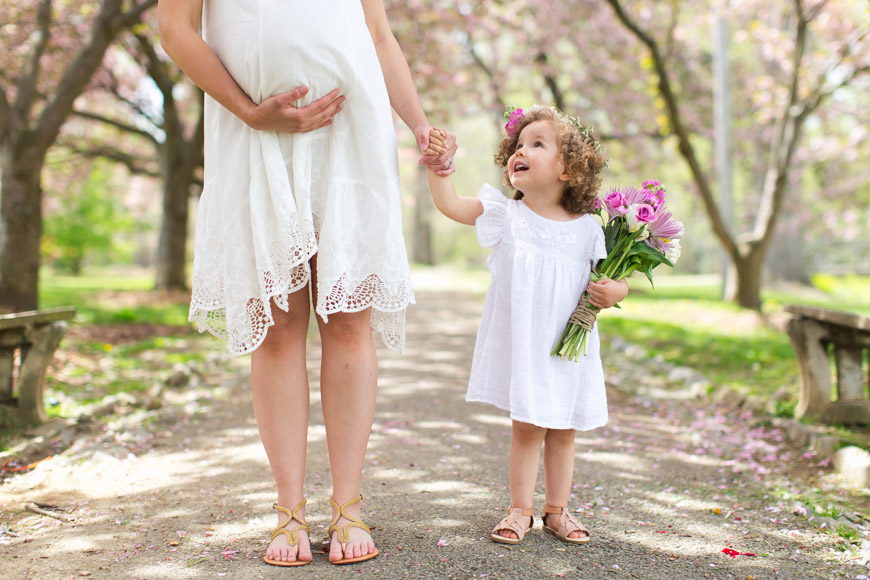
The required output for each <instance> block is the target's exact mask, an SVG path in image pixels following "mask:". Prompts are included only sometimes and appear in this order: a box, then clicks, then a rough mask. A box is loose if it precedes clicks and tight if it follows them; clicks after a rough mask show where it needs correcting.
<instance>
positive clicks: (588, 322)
mask: <svg viewBox="0 0 870 580" xmlns="http://www.w3.org/2000/svg"><path fill="white" fill-rule="evenodd" d="M600 311H601V309H599V308H596V307H595V306H592V305H591V304H589V294H587V293H586V292H584V293H583V295H582V296H581V297H580V301H579V302H578V303H577V308H575V309H574V313H573V314H571V318H569V319H568V324H567V325H566V326H565V332H564V333H563V334H562V338H561V339H560V340H559V342H558V343H556V348H554V349H553V352H552V353H550V354H551V355H552V356H558V357H561V358H567V359H569V360H572V361H575V362H576V361H578V360H579V359H580V354H581V353H582V354H583V355H584V356H585V355H586V354H587V353H588V351H589V334H590V333H591V332H592V327H593V326H595V320H596V319H597V318H598V313H599V312H600Z"/></svg>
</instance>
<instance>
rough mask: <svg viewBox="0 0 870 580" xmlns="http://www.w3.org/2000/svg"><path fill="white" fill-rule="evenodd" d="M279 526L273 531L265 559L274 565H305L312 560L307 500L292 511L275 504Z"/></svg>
mask: <svg viewBox="0 0 870 580" xmlns="http://www.w3.org/2000/svg"><path fill="white" fill-rule="evenodd" d="M273 507H274V508H275V509H276V510H278V511H279V512H281V513H279V514H278V527H276V528H275V530H274V531H273V532H272V541H271V542H270V543H269V547H268V548H266V555H265V556H264V557H263V560H264V561H265V562H266V563H267V564H272V565H273V566H304V565H305V564H308V563H309V562H311V557H312V556H311V543H310V541H309V539H308V532H309V528H308V524H307V523H306V522H305V511H304V510H305V500H303V501H302V503H300V504H299V505H298V506H296V508H294V509H293V511H292V512H291V511H290V510H288V509H286V508H282V507H281V506H279V505H277V504H275V505H274V506H273Z"/></svg>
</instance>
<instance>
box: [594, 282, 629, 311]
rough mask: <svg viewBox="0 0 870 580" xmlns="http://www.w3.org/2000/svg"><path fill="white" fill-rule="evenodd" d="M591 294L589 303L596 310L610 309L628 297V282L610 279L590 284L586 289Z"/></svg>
mask: <svg viewBox="0 0 870 580" xmlns="http://www.w3.org/2000/svg"><path fill="white" fill-rule="evenodd" d="M586 292H588V293H589V303H590V304H591V305H592V306H594V307H596V308H601V309H604V308H610V307H611V306H613V305H614V304H616V303H617V302H621V301H622V300H623V299H624V298H625V297H626V296H628V281H626V280H625V279H623V280H620V281H619V282H617V281H615V280H611V279H610V278H602V279H601V280H599V281H598V282H590V283H589V285H588V286H587V287H586Z"/></svg>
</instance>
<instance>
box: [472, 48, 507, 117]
mask: <svg viewBox="0 0 870 580" xmlns="http://www.w3.org/2000/svg"><path fill="white" fill-rule="evenodd" d="M467 38H468V53H469V54H470V55H471V58H472V59H474V62H475V64H477V66H479V67H480V70H482V71H483V74H485V75H486V78H487V79H489V88H490V90H492V96H493V99H494V100H495V102H496V105H498V108H499V110H500V111H504V110H505V109H506V108H507V105H505V102H504V101H503V100H502V98H501V91H500V90H499V86H498V81H497V80H496V76H495V74H494V73H493V71H492V69H491V68H490V67H489V65H487V64H486V63H485V62H484V61H483V58H482V57H481V56H480V55H479V54H478V53H477V51H476V50H475V49H474V40H473V39H472V38H471V35H470V34H468V35H467Z"/></svg>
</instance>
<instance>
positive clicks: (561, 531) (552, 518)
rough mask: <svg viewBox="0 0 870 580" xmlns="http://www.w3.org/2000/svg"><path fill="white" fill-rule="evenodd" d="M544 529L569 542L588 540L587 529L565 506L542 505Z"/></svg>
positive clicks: (577, 542)
mask: <svg viewBox="0 0 870 580" xmlns="http://www.w3.org/2000/svg"><path fill="white" fill-rule="evenodd" d="M542 519H543V523H544V531H545V532H549V533H551V534H553V535H554V536H556V537H557V538H559V539H560V540H562V541H563V542H568V543H569V544H585V543H586V542H588V541H589V537H590V535H589V530H587V529H586V526H584V525H583V524H582V523H581V522H580V520H578V519H577V518H576V517H575V516H574V514H572V513H571V512H569V511H568V508H565V507H553V506H551V505H545V506H544V513H543V514H542Z"/></svg>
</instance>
